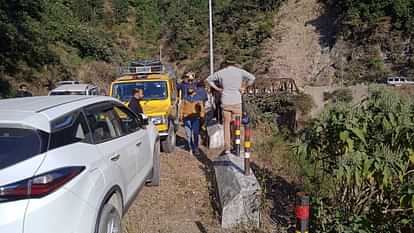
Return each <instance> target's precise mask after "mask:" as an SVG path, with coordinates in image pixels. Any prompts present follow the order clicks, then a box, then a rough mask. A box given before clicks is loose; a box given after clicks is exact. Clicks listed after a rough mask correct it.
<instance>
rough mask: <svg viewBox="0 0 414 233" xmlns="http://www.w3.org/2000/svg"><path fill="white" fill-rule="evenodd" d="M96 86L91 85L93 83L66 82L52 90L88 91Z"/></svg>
mask: <svg viewBox="0 0 414 233" xmlns="http://www.w3.org/2000/svg"><path fill="white" fill-rule="evenodd" d="M94 87H96V86H94V85H91V84H64V85H61V86H58V87H57V88H55V89H53V90H52V92H55V91H87V90H89V89H91V88H94Z"/></svg>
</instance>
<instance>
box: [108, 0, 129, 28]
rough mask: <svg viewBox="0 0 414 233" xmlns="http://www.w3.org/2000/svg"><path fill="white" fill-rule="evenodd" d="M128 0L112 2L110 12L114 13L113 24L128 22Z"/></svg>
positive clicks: (113, 0) (114, 0)
mask: <svg viewBox="0 0 414 233" xmlns="http://www.w3.org/2000/svg"><path fill="white" fill-rule="evenodd" d="M128 9H129V3H128V0H112V11H113V12H114V23H115V24H120V23H125V22H127V21H128Z"/></svg>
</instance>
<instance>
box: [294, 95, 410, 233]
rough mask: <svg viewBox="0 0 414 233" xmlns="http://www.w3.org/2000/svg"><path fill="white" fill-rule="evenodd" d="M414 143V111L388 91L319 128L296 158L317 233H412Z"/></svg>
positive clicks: (335, 114) (310, 131) (327, 117)
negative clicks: (310, 195)
mask: <svg viewBox="0 0 414 233" xmlns="http://www.w3.org/2000/svg"><path fill="white" fill-rule="evenodd" d="M413 143H414V105H413V104H412V102H411V101H410V100H409V99H405V98H403V97H401V96H399V95H397V94H395V93H392V92H389V91H384V90H373V91H372V93H371V95H370V97H369V98H368V99H367V100H366V101H364V102H363V103H361V104H360V105H358V106H351V105H349V104H346V103H339V104H335V105H333V106H331V107H330V108H329V109H327V110H326V111H325V112H324V113H323V114H322V115H321V116H320V117H319V118H318V119H316V120H314V121H313V122H312V123H311V124H310V125H309V126H308V127H307V128H306V129H305V130H304V131H303V134H302V135H301V137H300V140H299V141H298V143H297V145H296V146H295V151H296V156H297V161H298V163H299V164H300V165H301V168H302V171H304V174H303V176H304V177H305V184H306V187H307V190H308V191H310V192H311V193H312V196H313V197H314V200H313V215H312V216H313V218H314V219H313V223H312V225H313V227H314V230H315V232H329V233H336V232H338V233H339V232H413V231H414V228H413V226H414V222H413V219H414V153H413Z"/></svg>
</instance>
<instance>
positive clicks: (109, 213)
mask: <svg viewBox="0 0 414 233" xmlns="http://www.w3.org/2000/svg"><path fill="white" fill-rule="evenodd" d="M98 229H99V230H98V233H121V232H122V224H121V215H120V213H118V210H117V209H116V208H115V206H113V205H112V204H110V203H107V204H105V205H104V207H103V209H102V212H101V216H100V218H99V228H98Z"/></svg>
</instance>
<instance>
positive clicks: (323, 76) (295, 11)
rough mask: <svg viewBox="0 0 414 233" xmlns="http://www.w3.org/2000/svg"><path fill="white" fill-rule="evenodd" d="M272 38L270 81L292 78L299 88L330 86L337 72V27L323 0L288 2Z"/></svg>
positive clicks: (269, 43) (267, 45) (268, 51)
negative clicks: (333, 54) (333, 56)
mask: <svg viewBox="0 0 414 233" xmlns="http://www.w3.org/2000/svg"><path fill="white" fill-rule="evenodd" d="M274 20H275V25H276V26H275V27H274V29H273V33H272V38H271V39H270V40H268V41H267V42H266V43H265V45H264V48H265V51H266V52H265V59H266V60H269V61H270V64H268V66H269V67H268V71H269V72H268V73H267V74H266V75H265V77H266V78H292V79H295V81H296V82H297V84H298V85H299V86H304V85H305V84H308V83H310V82H315V81H318V82H320V83H322V84H325V85H326V84H329V83H330V82H331V78H332V76H333V75H334V72H335V70H334V69H333V67H332V64H333V62H332V60H331V47H332V45H333V43H334V41H333V36H334V34H335V33H334V32H335V31H334V28H335V27H334V25H333V21H332V19H331V17H330V16H329V15H328V14H326V10H325V8H324V6H323V4H322V3H321V2H320V1H319V0H288V1H286V2H285V4H284V5H283V6H282V7H281V8H280V10H279V11H278V13H277V15H276V16H275V19H274Z"/></svg>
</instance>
